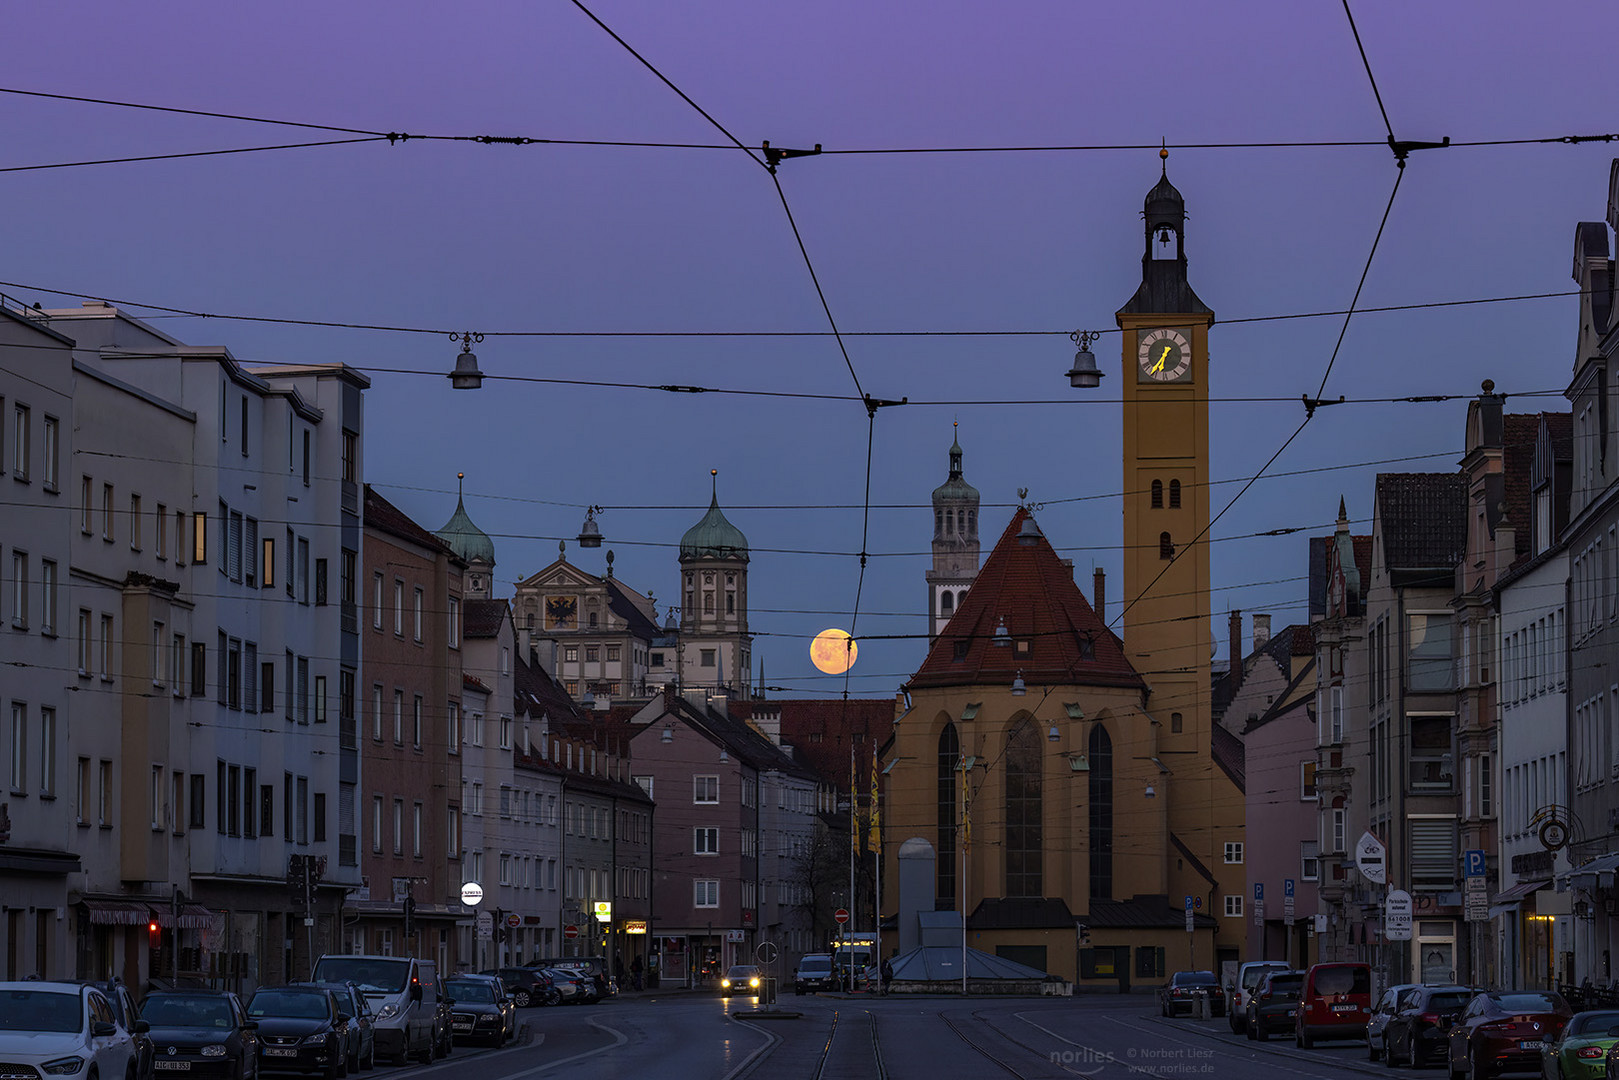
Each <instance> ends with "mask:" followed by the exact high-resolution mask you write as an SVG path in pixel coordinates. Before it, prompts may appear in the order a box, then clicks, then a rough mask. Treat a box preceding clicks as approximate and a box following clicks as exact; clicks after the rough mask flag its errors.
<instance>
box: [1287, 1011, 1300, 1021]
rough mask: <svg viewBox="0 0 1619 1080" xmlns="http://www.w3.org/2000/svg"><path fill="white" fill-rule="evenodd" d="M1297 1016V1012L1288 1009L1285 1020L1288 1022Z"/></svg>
mask: <svg viewBox="0 0 1619 1080" xmlns="http://www.w3.org/2000/svg"><path fill="white" fill-rule="evenodd" d="M1298 1014H1299V1011H1298V1010H1297V1009H1289V1010H1287V1018H1288V1019H1289V1020H1291V1019H1293V1018H1294V1017H1295V1016H1297V1015H1298Z"/></svg>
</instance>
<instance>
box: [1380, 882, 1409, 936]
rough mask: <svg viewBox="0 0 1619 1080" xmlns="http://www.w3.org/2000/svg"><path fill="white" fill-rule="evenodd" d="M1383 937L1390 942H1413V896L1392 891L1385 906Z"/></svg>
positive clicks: (1404, 892) (1401, 891) (1403, 891)
mask: <svg viewBox="0 0 1619 1080" xmlns="http://www.w3.org/2000/svg"><path fill="white" fill-rule="evenodd" d="M1383 937H1384V938H1386V939H1387V940H1389V941H1410V940H1411V894H1410V893H1408V892H1406V891H1405V890H1404V889H1391V890H1390V891H1389V896H1388V900H1387V901H1386V902H1385V904H1384V906H1383Z"/></svg>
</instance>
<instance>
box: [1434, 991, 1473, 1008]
mask: <svg viewBox="0 0 1619 1080" xmlns="http://www.w3.org/2000/svg"><path fill="white" fill-rule="evenodd" d="M1472 1000H1473V995H1472V993H1471V992H1469V991H1465V990H1451V991H1448V992H1446V993H1443V994H1434V995H1433V996H1432V997H1430V998H1429V999H1428V1011H1429V1012H1440V1011H1449V1012H1460V1011H1461V1010H1462V1009H1465V1008H1467V1003H1468V1002H1469V1001H1472Z"/></svg>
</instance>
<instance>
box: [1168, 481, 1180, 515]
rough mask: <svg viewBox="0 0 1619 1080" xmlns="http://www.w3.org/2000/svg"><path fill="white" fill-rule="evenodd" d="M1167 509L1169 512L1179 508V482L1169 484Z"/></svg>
mask: <svg viewBox="0 0 1619 1080" xmlns="http://www.w3.org/2000/svg"><path fill="white" fill-rule="evenodd" d="M1169 508H1170V509H1171V510H1179V509H1180V508H1181V482H1180V481H1179V480H1171V481H1170V482H1169Z"/></svg>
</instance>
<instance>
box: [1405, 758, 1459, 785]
mask: <svg viewBox="0 0 1619 1080" xmlns="http://www.w3.org/2000/svg"><path fill="white" fill-rule="evenodd" d="M1453 773H1454V769H1453V768H1452V767H1451V761H1450V755H1449V754H1446V755H1444V756H1443V757H1413V758H1412V759H1411V762H1410V782H1411V790H1412V791H1451V790H1454V789H1455V787H1456V778H1455V776H1454V775H1453Z"/></svg>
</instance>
